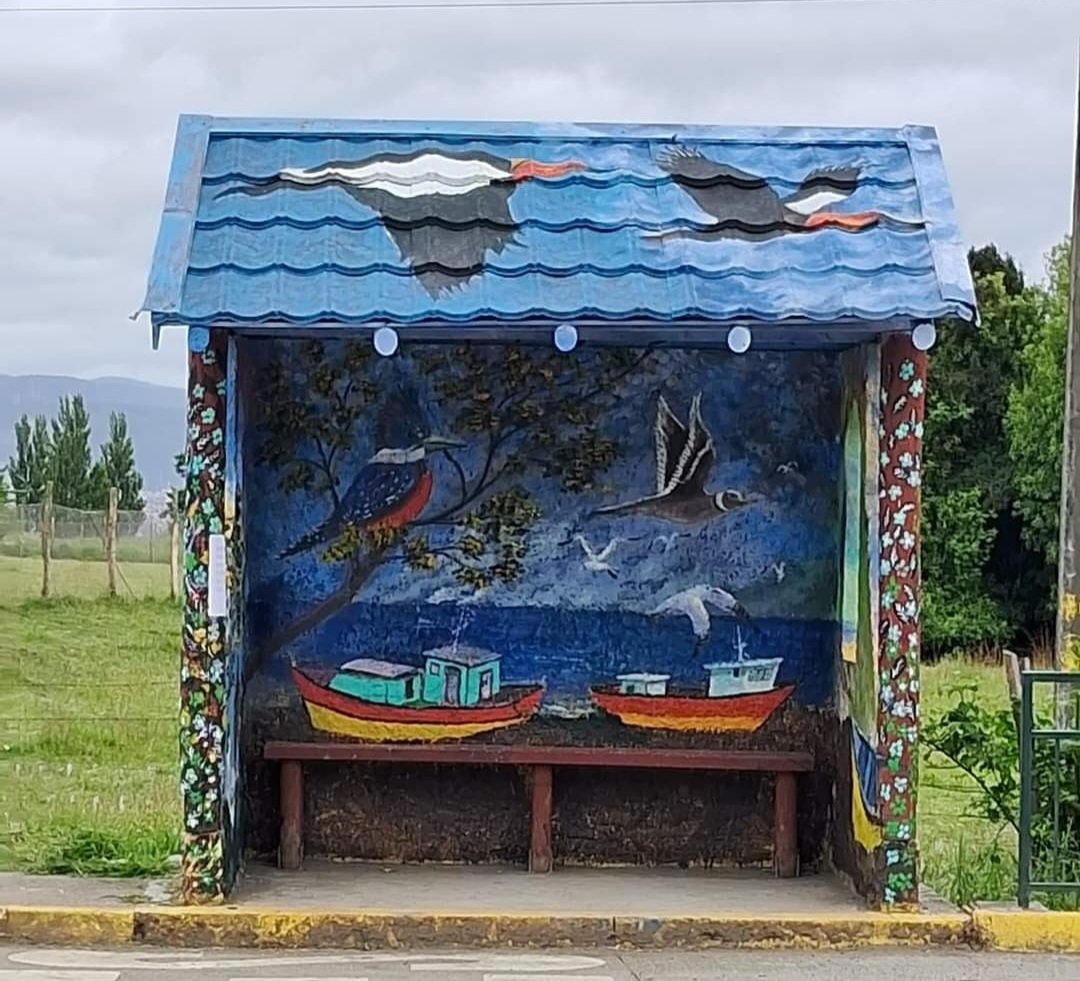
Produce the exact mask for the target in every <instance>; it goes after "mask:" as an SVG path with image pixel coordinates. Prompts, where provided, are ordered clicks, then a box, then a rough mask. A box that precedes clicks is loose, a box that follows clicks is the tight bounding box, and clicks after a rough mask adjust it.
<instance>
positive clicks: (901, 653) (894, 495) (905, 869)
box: [878, 334, 927, 906]
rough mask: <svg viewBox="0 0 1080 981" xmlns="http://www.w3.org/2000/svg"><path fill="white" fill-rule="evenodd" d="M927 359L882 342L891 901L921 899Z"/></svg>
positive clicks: (887, 886)
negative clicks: (918, 829) (918, 831)
mask: <svg viewBox="0 0 1080 981" xmlns="http://www.w3.org/2000/svg"><path fill="white" fill-rule="evenodd" d="M926 365H927V357H926V353H925V352H923V351H918V350H916V349H915V347H914V346H913V345H912V343H911V339H910V337H909V336H908V335H906V334H903V335H902V334H894V335H892V336H890V337H888V338H886V339H885V341H883V342H882V347H881V413H880V416H879V443H880V454H881V455H880V459H879V464H880V467H879V471H878V474H879V476H878V486H879V493H880V498H881V500H880V508H879V514H880V532H881V567H880V600H881V619H880V628H879V629H880V638H879V639H880V662H879V664H880V671H881V675H880V685H879V690H880V696H881V701H880V704H879V710H878V752H879V754H880V755H881V759H882V764H881V769H880V775H879V776H880V779H879V784H878V793H879V795H880V813H881V819H882V822H883V824H884V832H885V837H884V842H883V844H882V848H881V863H882V871H883V878H884V882H883V899H884V902H885V905H886V906H913V905H916V904H917V903H918V898H919V896H918V850H917V844H916V837H915V814H916V786H917V782H918V718H919V651H920V647H921V641H922V630H921V627H920V623H919V615H920V601H921V596H920V592H921V590H920V579H921V569H920V565H919V518H920V485H921V483H922V436H923V422H924V419H925V405H926Z"/></svg>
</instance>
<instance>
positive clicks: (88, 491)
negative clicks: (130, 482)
mask: <svg viewBox="0 0 1080 981" xmlns="http://www.w3.org/2000/svg"><path fill="white" fill-rule="evenodd" d="M52 447H53V454H52V479H53V500H54V501H55V502H56V504H57V505H58V506H60V507H69V508H79V509H81V510H84V511H93V510H101V509H103V508H105V507H106V506H107V505H108V492H109V485H108V482H107V481H106V480H105V479H104V473H103V471H101V470H97V471H96V472H95V468H94V467H93V466H92V462H91V452H90V417H89V416H88V415H87V413H86V406H85V405H84V404H83V398H82V396H81V395H74V396H64V398H62V399H60V410H59V412H58V413H57V416H56V418H55V419H54V420H53V421H52Z"/></svg>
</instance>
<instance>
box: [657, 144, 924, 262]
mask: <svg viewBox="0 0 1080 981" xmlns="http://www.w3.org/2000/svg"><path fill="white" fill-rule="evenodd" d="M658 163H659V166H660V169H661V170H663V171H664V172H665V173H667V174H670V175H671V179H672V181H674V182H675V183H676V184H678V185H679V187H681V188H682V189H683V190H684V191H685V192H686V193H687V194H689V195H690V197H692V198H693V199H694V201H695V202H696V203H697V205H698V207H699V208H701V210H702V211H704V212H706V213H707V214H709V215H711V216H712V217H713V218H715V219H716V223H715V224H713V225H710V226H708V227H706V228H700V229H695V228H677V229H671V230H669V231H665V232H661V233H660V234H659V235H653V236H650V237H652V238H658V239H696V240H701V241H711V240H714V239H740V240H742V241H747V242H764V241H767V240H768V239H773V238H780V237H781V236H783V235H795V234H805V233H809V232H818V231H823V230H824V229H827V228H834V229H837V230H839V231H842V232H862V231H865V230H867V229H869V228H875V227H877V226H882V227H887V228H889V229H892V230H894V231H918V230H919V229H921V228H922V227H923V223H922V222H913V221H907V220H904V219H901V218H894V217H892V216H891V215H886V214H884V213H882V212H880V211H861V212H858V213H848V212H838V211H830V210H828V209H829V208H830V207H831V206H832V205H834V204H837V203H839V202H840V201H843V200H845V199H846V198H848V197H850V196H851V195H852V194H853V193H854V192H855V190H856V188H857V187H858V185H859V176H860V170H859V168H858V167H854V166H852V167H833V168H826V169H823V170H815V171H812V172H811V173H809V174H807V175H806V177H804V178H803V180H802V183H801V184H800V185H799V186H798V188H796V190H795V191H794V193H792V194H789V195H787V196H786V197H781V196H780V194H779V192H777V191H776V190H775V189H774V188H773V187H772V185H771V184H769V182H768V181H767V180H765V178H764V177H758V176H757V175H755V174H748V173H747V172H746V171H743V170H739V169H738V168H737V167H731V166H729V165H727V164H721V163H717V162H716V161H715V160H710V159H709V158H708V157H706V156H705V155H704V154H702V153H700V152H699V151H697V150H691V149H687V148H682V147H680V148H679V149H676V150H672V151H671V152H669V153H667V154H666V155H664V156H662V157H661V158H660V159H659V161H658Z"/></svg>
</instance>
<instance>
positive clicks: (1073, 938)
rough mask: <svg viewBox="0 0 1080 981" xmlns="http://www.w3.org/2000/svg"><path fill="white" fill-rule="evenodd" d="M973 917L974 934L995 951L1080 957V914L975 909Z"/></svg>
mask: <svg viewBox="0 0 1080 981" xmlns="http://www.w3.org/2000/svg"><path fill="white" fill-rule="evenodd" d="M972 916H973V925H974V928H975V933H976V935H977V936H978V937H979V939H981V940H982V942H983V943H985V944H986V945H987V946H989V947H994V948H996V949H997V950H1036V951H1040V950H1041V951H1061V952H1064V953H1077V954H1080V912H1078V913H1063V912H1053V911H1050V910H1026V909H987V908H978V907H977V908H976V909H975V911H974V913H973V914H972Z"/></svg>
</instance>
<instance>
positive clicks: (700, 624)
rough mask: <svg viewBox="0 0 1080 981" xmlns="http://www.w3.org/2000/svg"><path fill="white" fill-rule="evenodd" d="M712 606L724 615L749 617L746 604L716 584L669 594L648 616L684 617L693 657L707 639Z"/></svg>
mask: <svg viewBox="0 0 1080 981" xmlns="http://www.w3.org/2000/svg"><path fill="white" fill-rule="evenodd" d="M710 609H712V610H714V611H715V612H717V613H721V614H723V615H724V616H728V617H738V618H740V619H746V618H748V617H749V616H750V614H749V613H747V612H746V607H744V606H743V605H742V603H740V602H739V601H738V600H737V599H736V598H735V597H734V596H733V595H732V594H731V593H729V592H728V591H727V590H726V589H721V588H720V587H719V586H708V585H705V584H701V585H698V586H691V587H690V588H689V589H684V590H682V592H679V593H675V595H674V596H669V597H668V598H667V599H666V600H664V601H663V602H662V603H661V604H660V605H659V606H657V607H656V608H655V609H653V610H650V611H649V615H650V616H671V617H677V616H685V617H688V618H689V620H690V626H691V628H692V629H693V631H694V637H696V638H697V640H696V642H695V643H694V651H693V654H692V655H691V656H692V657H697V656H698V654H699V653H700V651H701V649H702V647H704V646H705V641H707V640H708V639H709V633H710V631H711V630H712V618H711V617H710V616H709V610H710Z"/></svg>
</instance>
